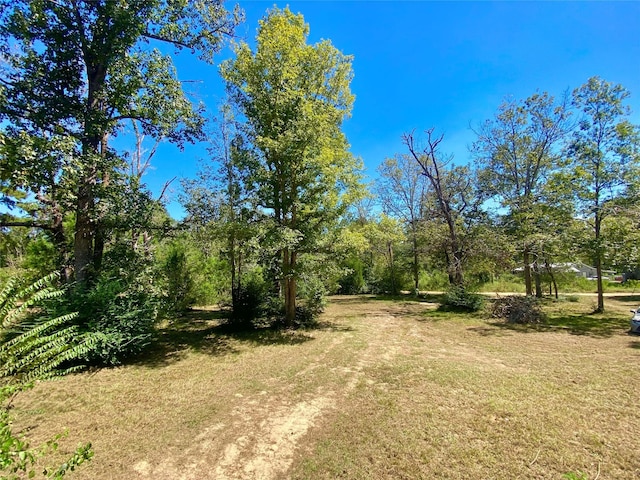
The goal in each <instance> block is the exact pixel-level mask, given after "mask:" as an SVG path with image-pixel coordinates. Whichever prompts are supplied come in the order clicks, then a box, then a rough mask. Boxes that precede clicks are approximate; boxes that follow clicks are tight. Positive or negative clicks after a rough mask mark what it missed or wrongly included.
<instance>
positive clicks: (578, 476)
mask: <svg viewBox="0 0 640 480" xmlns="http://www.w3.org/2000/svg"><path fill="white" fill-rule="evenodd" d="M562 478H564V479H566V480H589V476H588V475H587V474H586V473H583V472H581V471H580V470H578V471H576V472H568V473H565V474H564V475H562Z"/></svg>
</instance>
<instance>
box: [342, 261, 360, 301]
mask: <svg viewBox="0 0 640 480" xmlns="http://www.w3.org/2000/svg"><path fill="white" fill-rule="evenodd" d="M344 266H345V268H346V269H347V272H348V273H346V274H345V275H343V276H342V278H340V280H338V283H339V285H340V287H339V290H338V293H341V294H343V295H356V294H358V293H364V291H365V288H366V284H365V281H364V268H365V266H364V262H363V261H362V259H360V258H358V257H351V258H348V259H347V260H346V261H345V262H344Z"/></svg>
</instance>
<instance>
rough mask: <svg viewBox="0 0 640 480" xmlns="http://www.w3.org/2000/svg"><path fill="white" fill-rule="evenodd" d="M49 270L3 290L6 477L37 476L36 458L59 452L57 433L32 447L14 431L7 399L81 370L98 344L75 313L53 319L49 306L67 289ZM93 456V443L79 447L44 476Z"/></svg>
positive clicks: (0, 464)
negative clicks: (85, 332)
mask: <svg viewBox="0 0 640 480" xmlns="http://www.w3.org/2000/svg"><path fill="white" fill-rule="evenodd" d="M57 277H58V275H57V274H51V275H48V276H46V277H43V278H41V279H40V280H38V281H36V282H33V283H31V284H29V285H26V286H24V285H22V284H21V283H20V281H19V280H18V279H17V278H14V279H11V280H10V281H9V282H8V283H7V284H6V285H5V286H4V288H3V289H2V291H0V472H2V473H3V476H2V478H3V479H8V480H14V479H15V480H18V479H20V478H25V475H26V476H27V477H28V478H34V477H35V476H36V474H37V470H36V462H37V461H38V460H39V459H40V458H41V457H43V456H45V455H46V454H48V453H50V452H52V451H54V450H56V448H57V447H58V440H59V439H60V438H61V437H62V435H57V436H56V437H54V438H53V439H52V440H49V441H48V442H46V443H45V444H43V445H41V446H39V447H35V448H32V447H30V446H29V443H28V441H27V440H26V439H25V438H24V437H22V436H18V435H16V434H14V433H13V431H12V429H11V418H10V416H9V409H8V404H7V403H8V401H9V400H10V399H11V398H12V397H14V396H15V395H16V394H17V393H18V392H20V391H22V390H24V389H25V388H28V387H30V386H31V385H32V382H33V381H35V380H42V379H46V378H50V377H53V376H56V375H63V374H65V373H69V372H71V371H75V370H77V369H78V368H79V367H78V365H76V364H75V362H77V360H78V359H80V358H81V357H83V356H84V355H86V354H87V353H88V352H89V351H90V350H91V349H92V348H94V346H95V337H94V336H92V335H82V334H81V332H80V331H79V329H78V327H77V325H74V324H72V323H71V322H72V321H73V320H74V319H75V318H76V317H77V313H70V314H67V315H61V316H57V317H53V318H51V317H50V316H48V315H46V312H47V309H46V305H47V304H48V303H50V302H51V301H54V300H56V299H60V298H61V297H62V295H63V293H64V292H63V291H61V290H59V289H57V288H55V286H54V285H53V283H54V281H55V280H56V279H57ZM92 456H93V450H92V448H91V444H85V445H80V446H79V447H78V448H77V449H76V451H75V452H74V453H73V454H72V455H71V457H70V458H69V459H68V460H67V461H66V462H64V463H63V464H61V465H59V466H58V467H55V468H45V469H44V470H43V471H42V475H43V477H46V478H53V479H61V478H62V477H63V476H64V475H65V474H66V473H67V472H68V471H73V470H75V468H76V467H78V466H79V465H81V464H82V463H84V462H85V461H87V460H89V459H90V458H91V457H92Z"/></svg>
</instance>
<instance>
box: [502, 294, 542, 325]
mask: <svg viewBox="0 0 640 480" xmlns="http://www.w3.org/2000/svg"><path fill="white" fill-rule="evenodd" d="M491 315H492V316H493V317H495V318H504V319H506V320H507V322H509V323H520V324H538V323H543V322H544V321H545V320H546V316H545V314H544V312H543V311H542V308H541V302H540V300H539V299H538V298H536V297H533V296H522V295H520V296H518V295H513V296H509V297H502V298H498V299H496V300H494V301H493V305H492V309H491Z"/></svg>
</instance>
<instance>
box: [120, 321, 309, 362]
mask: <svg viewBox="0 0 640 480" xmlns="http://www.w3.org/2000/svg"><path fill="white" fill-rule="evenodd" d="M228 318H229V312H227V311H224V310H215V311H211V310H198V309H193V310H190V311H188V312H186V313H184V314H183V315H182V316H181V317H179V318H176V319H174V320H173V321H171V322H170V323H169V324H168V325H166V326H163V327H162V328H159V329H158V330H157V331H156V332H155V335H154V338H153V341H152V342H151V344H150V345H149V347H148V348H147V349H146V350H145V352H143V353H142V354H141V355H139V356H137V357H136V358H134V359H133V360H132V361H131V362H130V363H132V364H136V365H143V366H147V367H162V366H166V365H169V364H171V363H174V362H177V361H179V360H181V359H182V358H184V357H185V356H186V355H187V354H188V353H190V352H197V353H203V354H206V355H211V356H221V355H228V354H232V353H238V352H240V350H241V349H242V347H243V346H249V347H256V346H265V345H299V344H302V343H305V342H308V341H309V340H313V336H311V335H310V334H308V333H307V332H305V331H304V330H283V329H279V328H274V327H271V326H258V327H252V326H238V325H233V324H230V323H228V321H227V320H228Z"/></svg>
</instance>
